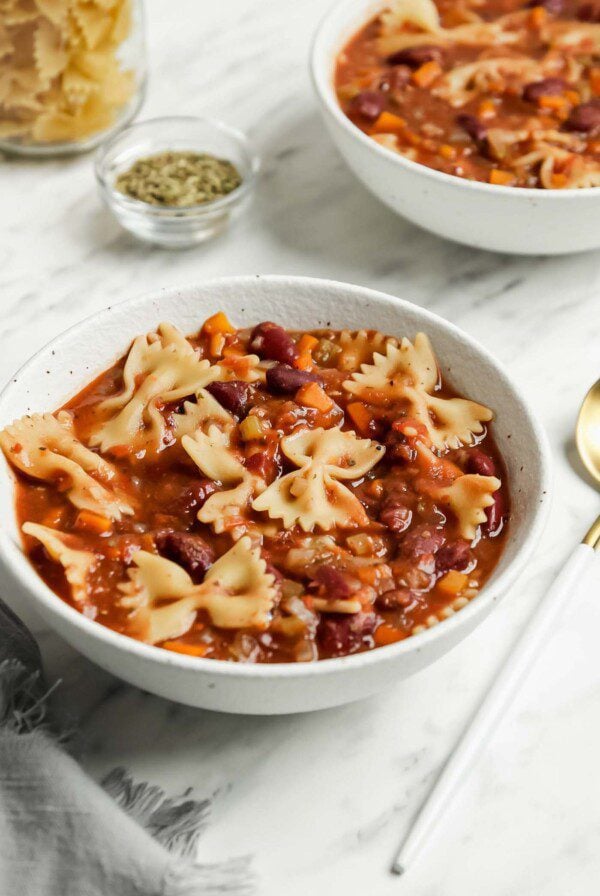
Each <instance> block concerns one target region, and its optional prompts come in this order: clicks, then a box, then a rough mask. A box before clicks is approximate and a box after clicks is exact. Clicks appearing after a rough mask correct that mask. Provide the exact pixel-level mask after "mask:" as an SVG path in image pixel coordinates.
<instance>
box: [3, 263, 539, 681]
mask: <svg viewBox="0 0 600 896" xmlns="http://www.w3.org/2000/svg"><path fill="white" fill-rule="evenodd" d="M257 280H258V281H262V282H265V283H275V284H277V285H278V286H279V287H280V288H283V289H285V288H287V286H289V285H290V284H291V285H297V286H302V285H306V286H314V285H317V286H323V287H324V288H325V287H326V288H328V289H331V288H332V287H333V288H335V289H337V290H339V291H340V292H341V293H344V294H346V295H347V296H348V295H350V296H353V297H354V298H355V300H357V301H361V302H362V301H365V300H367V301H371V302H373V303H381V302H383V303H384V304H389V303H393V304H394V305H395V306H397V307H398V309H402V308H403V307H408V308H410V309H412V310H413V311H414V310H415V308H416V309H417V311H418V313H419V315H422V320H423V326H424V328H426V326H427V323H428V322H429V321H434V322H435V324H436V325H437V326H439V325H440V323H441V325H442V326H443V327H444V328H446V329H448V330H449V331H450V332H451V333H452V334H453V335H454V336H455V337H457V338H458V339H459V340H460V341H462V342H463V343H464V344H466V345H468V346H469V347H470V348H471V349H473V350H475V351H476V352H477V353H478V354H479V355H481V356H482V360H483V362H484V363H485V364H486V365H489V366H490V367H491V368H492V369H493V370H494V371H495V372H496V373H497V374H499V375H500V376H501V379H502V380H503V382H504V383H505V384H506V386H507V387H508V389H509V390H510V391H512V392H513V394H514V396H515V398H516V400H517V401H518V403H519V404H520V405H521V407H522V409H523V413H524V414H525V416H526V417H527V419H528V421H529V424H530V426H531V429H532V431H533V434H534V437H535V442H536V445H537V447H538V463H539V480H540V486H539V494H538V495H537V500H535V502H532V507H531V510H530V513H531V520H530V525H529V527H528V531H527V534H526V536H525V538H524V540H523V541H522V543H521V544H520V545H519V546H518V548H517V551H516V553H515V556H514V558H513V560H512V561H511V563H510V564H509V565H508V566H507V568H506V569H505V570H504V572H502V573H501V574H500V575H499V576H498V578H497V579H496V580H495V581H494V582H493V583H492V584H491V585H487V584H486V585H484V586H483V588H482V589H481V591H480V592H479V594H478V595H477V596H476V597H474V598H473V599H472V600H471V601H470V602H469V604H468V605H467V606H466V607H464V608H463V609H461V610H460V612H458V613H455V614H454V615H453V616H450V617H449V618H448V619H445V620H443V622H441V623H440V624H439V625H436V626H433V627H432V628H429V629H427V630H426V631H424V632H421V633H420V634H418V635H412V636H411V637H408V638H406V639H404V640H402V641H398V642H396V643H394V644H390V645H385V646H382V647H377V648H374V649H372V650H367V651H365V652H362V653H355V654H350V655H347V656H341V657H333V658H330V659H322V660H318V661H316V662H312V663H271V664H269V663H265V664H259V663H232V662H228V661H226V660H216V659H209V658H204V657H191V656H186V655H184V654H178V653H175V652H173V651H168V650H164V649H163V648H160V647H156V646H154V645H150V644H146V643H144V642H142V641H138V640H136V639H135V638H132V637H130V636H129V635H125V634H121V633H119V632H115V631H113V630H112V629H110V628H107V627H106V626H104V625H102V624H101V623H99V622H95V621H94V620H91V619H88V618H87V617H86V616H84V615H83V614H82V613H80V612H79V611H78V610H76V609H75V608H74V607H72V606H70V605H69V604H67V603H66V602H65V601H64V600H62V598H61V597H59V596H58V595H57V594H56V593H55V592H54V591H52V589H51V588H49V586H48V585H46V583H45V582H44V581H43V580H42V579H41V578H40V577H39V575H38V573H37V572H36V571H35V569H34V567H33V566H32V565H31V563H30V562H29V560H28V559H27V557H26V556H25V554H24V553H23V551H22V547H21V545H20V544H17V542H16V541H15V540H14V539H13V538H12V537H11V536H10V535H9V533H8V532H7V531H6V530H5V529H4V528H0V566H3V567H5V568H6V569H7V571H8V572H9V574H10V575H12V576H13V577H14V578H15V579H16V580H17V581H18V582H19V583H20V584H21V585H23V586H24V588H25V590H26V591H27V592H28V595H29V599H30V600H31V601H32V603H33V606H34V607H35V606H36V604H37V603H40V604H42V605H43V607H44V608H45V609H47V611H48V613H49V615H51V616H53V617H55V616H58V617H60V618H61V620H62V621H64V623H65V626H66V627H67V628H72V627H75V628H79V629H81V630H82V633H83V634H84V635H86V636H89V637H91V639H92V640H97V641H100V642H102V643H103V644H104V645H105V646H106V648H107V649H108V650H111V649H117V650H121V649H122V650H124V651H125V652H126V653H129V654H130V655H132V656H133V657H139V658H140V660H146V661H151V662H157V663H159V664H160V665H163V666H165V667H177V668H180V669H182V670H188V671H193V670H196V671H197V672H201V671H203V672H210V673H214V674H217V675H224V676H225V677H240V676H241V677H243V678H286V679H289V678H304V677H312V676H315V675H326V676H327V675H335V674H338V673H341V672H343V671H350V670H351V669H355V670H356V669H359V668H363V667H367V666H371V665H372V664H374V663H379V662H383V661H385V660H392V659H394V658H396V657H399V656H400V655H402V654H409V653H413V652H416V653H419V652H420V651H421V650H423V649H425V648H426V647H427V646H428V645H429V644H430V643H431V642H434V641H436V640H437V639H438V638H440V637H441V636H443V635H444V634H450V632H451V631H452V630H453V629H455V628H458V627H461V626H462V627H466V628H467V631H468V630H469V626H468V622H469V620H470V619H471V618H472V617H474V616H477V614H479V613H480V612H481V611H482V610H483V608H484V607H485V606H487V605H488V604H492V603H493V602H494V601H495V600H496V599H497V598H498V597H499V596H500V595H502V594H503V593H504V592H506V591H507V590H508V589H509V588H510V586H511V585H512V584H513V582H514V581H515V579H516V578H517V576H518V575H519V573H520V572H521V571H522V570H523V568H524V567H525V564H526V562H527V561H528V559H529V557H530V556H531V554H532V553H533V550H534V548H535V546H536V544H537V542H538V540H539V537H540V535H541V532H542V530H543V528H544V525H545V522H546V518H547V515H548V513H549V509H550V496H551V485H552V463H551V452H550V446H549V443H548V438H547V435H546V433H545V431H544V429H543V427H542V425H541V423H540V422H539V420H538V419H537V416H536V414H535V413H534V411H533V410H532V409H531V407H530V405H529V402H528V401H527V400H526V399H525V398H524V397H523V395H522V393H521V391H520V390H519V389H518V387H517V386H516V384H515V383H514V382H513V380H512V378H511V377H510V375H509V374H508V372H507V371H506V369H505V368H504V366H503V365H502V364H501V363H500V362H499V361H497V360H496V359H495V357H494V356H493V355H492V354H491V352H489V351H488V349H487V348H485V347H484V346H483V345H481V344H480V343H479V342H478V341H477V340H476V339H474V338H473V337H472V336H470V335H468V334H467V333H465V332H464V331H463V330H462V329H460V328H459V327H457V326H456V325H455V324H453V323H451V322H450V321H448V320H446V319H445V318H443V317H441V316H440V315H438V314H435V313H434V312H432V311H429V310H428V309H427V308H423V307H422V306H420V305H417V304H415V303H414V302H410V301H408V300H406V299H399V298H397V297H396V296H392V295H390V294H389V293H384V292H382V291H380V290H375V289H371V288H369V287H364V286H358V285H355V284H349V283H344V282H342V281H338V280H329V279H325V278H319V277H305V276H294V275H282V274H267V275H260V274H258V275H257V274H254V275H237V276H230V277H216V278H209V279H206V280H201V281H198V282H193V283H187V284H184V285H180V286H172V287H166V288H162V289H160V290H153V291H150V292H145V293H142V294H138V295H137V296H133V297H130V298H128V299H125V300H123V301H121V302H116V303H114V304H111V305H110V306H108V307H106V308H104V309H102V310H101V311H97V312H95V313H93V314H91V315H88V316H87V317H85V318H84V319H83V320H81V321H79V322H77V323H75V324H73V325H71V326H70V327H68V328H67V329H66V330H63V331H62V332H61V333H60V334H58V335H57V336H56V337H54V339H52V340H50V342H48V343H46V345H44V346H42V347H41V348H40V349H38V351H37V352H36V353H35V354H34V355H33V356H32V357H31V358H29V360H27V361H26V362H25V363H24V364H22V365H21V367H20V368H19V369H18V370H17V371H16V372H15V373H14V374H13V375H12V376H10V377H9V379H8V381H7V383H6V384H5V385H4V387H3V388H2V390H1V391H0V408H1V407H2V406H3V405H6V404H7V402H10V399H11V395H12V393H13V392H16V391H17V390H18V389H19V384H20V377H21V375H22V374H23V373H24V372H25V371H26V370H28V369H29V368H30V367H35V365H36V364H37V363H38V358H41V357H42V356H44V355H45V354H46V353H47V352H48V351H52V350H54V352H55V353H56V354H57V355H58V356H60V347H61V345H62V344H63V343H64V342H68V341H71V340H72V339H73V338H74V337H75V338H76V337H77V336H78V334H79V333H80V331H82V330H85V329H87V328H89V327H90V325H91V324H92V323H94V324H96V323H99V322H101V321H103V320H105V319H106V318H108V317H110V316H111V315H112V314H113V312H114V311H115V310H117V309H119V310H123V309H125V308H128V309H130V310H134V309H135V307H136V306H138V305H145V304H147V303H152V302H159V301H161V300H162V301H164V300H165V299H166V300H168V299H170V298H171V297H176V296H178V297H180V296H181V294H182V293H185V292H189V291H192V290H196V289H198V287H199V286H201V287H202V288H203V289H211V288H215V287H216V286H221V285H225V284H227V285H229V286H235V287H239V289H240V291H242V290H243V288H244V286H247V285H249V284H250V283H253V284H255V283H256V282H257ZM4 469H5V470H6V473H2V474H1V475H8V476H11V472H10V468H9V467H8V465H6V466H5V468H4ZM45 618H46V617H45ZM53 627H54V626H53ZM58 633H59V634H60V629H59V630H58Z"/></svg>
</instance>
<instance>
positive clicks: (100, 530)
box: [75, 510, 112, 535]
mask: <svg viewBox="0 0 600 896" xmlns="http://www.w3.org/2000/svg"><path fill="white" fill-rule="evenodd" d="M75 528H76V529H85V531H86V532H92V533H93V534H94V535H103V534H104V533H105V532H110V530H111V529H112V520H109V519H108V517H106V516H102V514H100V513H94V512H93V510H80V511H79V513H78V514H77V518H76V519H75Z"/></svg>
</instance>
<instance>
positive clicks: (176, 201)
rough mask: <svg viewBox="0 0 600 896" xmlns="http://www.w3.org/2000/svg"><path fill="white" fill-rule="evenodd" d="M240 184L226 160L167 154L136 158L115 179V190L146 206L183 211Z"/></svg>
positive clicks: (232, 165) (223, 194) (185, 154)
mask: <svg viewBox="0 0 600 896" xmlns="http://www.w3.org/2000/svg"><path fill="white" fill-rule="evenodd" d="M241 183H242V178H241V175H240V173H239V171H238V170H237V168H236V167H235V165H234V164H232V162H229V161H227V159H218V158H216V157H215V156H211V155H209V154H208V153H197V152H172V151H169V152H162V153H158V154H157V155H154V156H148V157H147V158H144V159H138V160H137V162H134V163H133V165H132V166H131V168H129V169H128V170H127V171H124V172H123V173H122V174H120V175H119V176H118V178H117V179H116V181H115V188H116V189H117V190H119V192H121V193H124V194H125V195H126V196H130V197H131V198H132V199H139V200H140V201H141V202H147V203H148V204H149V205H163V206H174V207H176V208H182V207H184V206H190V205H201V204H202V203H204V202H212V201H213V200H215V199H219V198H221V197H222V196H226V195H227V193H231V191H232V190H235V189H236V188H237V187H239V186H240V184H241Z"/></svg>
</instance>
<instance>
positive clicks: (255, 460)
mask: <svg viewBox="0 0 600 896" xmlns="http://www.w3.org/2000/svg"><path fill="white" fill-rule="evenodd" d="M244 466H245V467H246V469H247V470H249V471H250V472H251V473H255V474H256V475H257V476H260V478H261V479H264V480H265V482H266V483H267V485H270V484H271V482H273V481H274V480H275V479H277V477H278V476H280V475H281V473H282V472H283V461H282V457H281V454H280V453H279V449H277V451H276V452H275V453H274V454H273V453H272V452H270V451H255V452H254V454H251V455H250V457H247V458H246V460H245V461H244Z"/></svg>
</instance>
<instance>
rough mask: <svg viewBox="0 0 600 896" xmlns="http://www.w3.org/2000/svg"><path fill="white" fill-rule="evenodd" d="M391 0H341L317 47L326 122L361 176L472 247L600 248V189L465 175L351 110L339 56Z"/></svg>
mask: <svg viewBox="0 0 600 896" xmlns="http://www.w3.org/2000/svg"><path fill="white" fill-rule="evenodd" d="M387 5H389V2H386V0H338V2H337V3H336V4H335V6H334V7H333V9H331V10H330V12H328V13H327V15H326V16H325V18H324V20H323V21H322V22H321V24H320V26H319V28H318V30H317V33H316V36H315V39H314V43H313V47H312V53H311V74H312V80H313V84H314V87H315V91H316V94H317V98H318V100H319V104H320V107H321V111H322V113H323V116H324V118H325V123H326V125H327V127H328V129H329V131H330V133H331V136H332V137H333V140H334V142H335V143H336V145H337V147H338V149H339V150H340V152H341V153H342V155H343V157H344V158H345V160H346V162H347V163H348V165H349V166H350V168H351V169H352V171H353V172H354V173H355V174H356V176H357V177H358V178H359V179H360V180H361V181H362V182H363V183H364V184H365V186H366V187H368V189H369V190H371V192H372V193H374V194H375V196H377V197H378V198H379V199H381V200H382V201H383V202H385V204H386V205H388V206H389V207H390V208H391V209H393V210H394V211H395V212H397V213H398V214H400V215H403V216H404V217H405V218H408V219H409V220H410V221H413V222H414V223H415V224H419V225H420V226H421V227H424V228H425V229H426V230H431V231H432V232H433V233H437V234H439V236H444V237H446V238H447V239H450V240H455V241H456V242H459V243H466V244H467V245H468V246H476V247H477V248H480V249H492V250H493V251H495V252H515V253H518V254H522V255H560V254H564V253H567V252H581V251H583V250H586V249H596V248H598V246H600V188H589V189H584V190H531V189H520V188H515V187H499V186H494V185H492V184H483V183H478V182H475V181H468V180H463V179H462V178H459V177H453V176H452V175H449V174H443V173H442V172H439V171H434V170H433V169H432V168H427V167H425V165H419V164H418V163H416V162H411V161H410V160H409V159H405V158H404V157H403V156H400V155H398V154H397V153H395V152H393V151H392V150H389V149H385V148H384V147H383V146H380V145H379V144H378V143H376V142H375V140H373V139H371V138H370V137H368V136H367V135H366V134H364V133H363V132H362V131H361V130H360V129H359V128H357V127H356V126H355V125H354V124H352V122H351V121H350V120H349V119H348V118H347V117H346V116H345V115H344V113H343V112H342V110H341V108H340V106H339V104H338V101H337V98H336V95H335V91H334V88H333V74H334V66H335V59H336V56H337V54H338V53H339V51H340V50H341V49H342V48H343V47H344V46H345V44H346V43H347V41H348V40H349V38H351V37H352V35H353V34H355V33H356V31H358V29H359V28H360V27H361V26H362V25H364V24H366V22H367V21H368V20H369V19H370V18H372V17H373V16H375V15H376V14H377V13H378V12H379V10H381V9H382V8H383V7H385V6H387Z"/></svg>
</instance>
